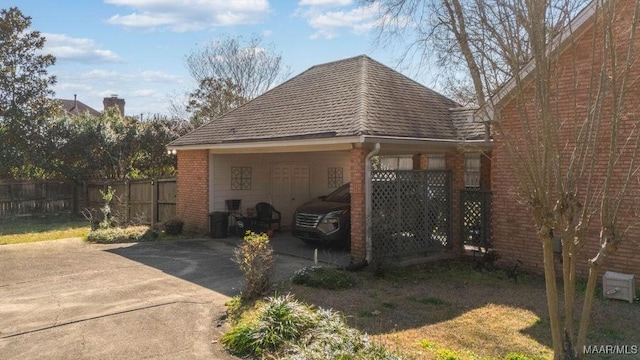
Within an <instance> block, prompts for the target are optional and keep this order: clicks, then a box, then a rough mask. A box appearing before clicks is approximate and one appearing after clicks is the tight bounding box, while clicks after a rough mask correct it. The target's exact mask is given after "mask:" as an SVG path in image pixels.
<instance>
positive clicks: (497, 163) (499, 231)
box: [491, 1, 640, 278]
mask: <svg viewBox="0 0 640 360" xmlns="http://www.w3.org/2000/svg"><path fill="white" fill-rule="evenodd" d="M617 4H618V7H617V8H618V11H619V14H618V16H620V18H619V19H618V20H617V21H616V23H615V29H616V30H615V33H616V34H617V35H618V41H622V39H625V38H626V39H628V36H629V34H628V32H629V28H630V26H629V22H630V21H631V20H630V19H631V16H632V15H633V11H628V10H626V11H625V10H624V9H623V8H624V4H626V5H633V2H631V1H629V2H622V1H620V2H618V3H617ZM594 38H595V39H598V40H597V41H596V44H595V47H596V49H598V48H599V47H600V45H601V44H599V37H598V36H595V37H594V32H593V29H590V30H587V31H586V33H584V34H583V35H582V36H581V37H579V38H578V39H577V41H576V43H575V48H574V49H573V50H572V49H569V50H566V51H565V52H564V53H563V54H562V56H561V57H560V60H559V62H558V64H557V66H556V67H554V71H555V72H554V74H553V75H552V79H553V81H554V85H553V86H552V88H554V89H557V93H556V94H555V97H554V99H553V104H554V105H553V106H554V111H557V114H556V117H557V120H558V121H560V122H562V123H563V124H567V125H566V126H563V130H562V131H563V132H562V134H561V136H563V138H564V139H570V138H571V135H573V134H574V132H575V126H574V125H573V124H575V122H576V121H582V120H583V119H584V118H585V116H586V111H587V108H588V106H587V101H588V91H589V83H590V80H591V69H592V68H594V69H599V68H600V65H599V64H600V62H601V60H599V59H598V57H599V56H600V52H599V51H598V50H596V52H595V55H592V53H591V47H592V44H593V39H594ZM638 42H639V43H637V44H635V47H636V49H639V48H640V41H638ZM575 54H577V55H576V56H574V55H575ZM618 58H619V59H624V58H626V54H625V52H624V51H621V52H620V53H619V57H618ZM574 76H575V77H576V78H575V80H576V81H574ZM638 78H640V63H638V62H635V63H634V65H633V71H632V75H631V77H630V79H631V81H633V82H631V84H632V86H633V88H632V90H631V92H630V93H629V94H628V95H627V109H626V111H627V114H626V117H627V118H628V122H627V123H625V124H624V125H623V126H622V128H621V129H620V131H619V133H620V134H622V137H623V138H622V139H620V141H623V140H624V138H625V137H626V134H628V133H629V132H630V130H631V129H632V127H633V125H634V123H637V122H638V121H640V101H639V100H638V99H640V84H639V83H638V81H637V79H638ZM529 91H530V89H529ZM522 98H529V99H531V98H533V94H531V93H529V94H526V95H525V96H523V97H522ZM610 101H611V99H609V100H607V102H605V108H606V107H607V106H610ZM607 103H608V104H609V105H607ZM519 110H521V109H518V108H517V107H516V101H510V102H509V103H506V104H504V106H503V107H502V108H501V109H500V121H501V122H502V128H503V129H504V130H505V131H510V130H513V131H518V130H519V129H520V126H521V125H520V120H519V119H523V118H524V117H522V116H519V115H521V114H522V113H521V112H519ZM529 111H531V109H529ZM605 114H606V110H605ZM529 118H531V119H532V118H533V117H532V116H530V117H529ZM604 124H605V125H607V124H609V122H608V121H607V119H606V118H605V119H604ZM607 131H608V130H603V135H606V133H607ZM634 134H635V135H634V136H635V137H637V136H638V135H637V133H634ZM634 141H635V140H634ZM495 144H496V146H495V148H494V150H493V156H492V173H491V182H492V191H493V209H492V211H493V224H492V225H493V239H492V241H493V244H494V247H495V249H496V250H497V251H498V252H499V253H500V254H501V255H502V259H503V260H506V261H509V262H515V261H516V260H520V261H522V264H523V266H524V267H525V268H527V269H530V270H534V271H537V272H542V268H543V259H542V245H541V243H540V240H539V239H538V238H537V236H536V230H535V228H534V223H533V219H532V216H531V214H530V213H529V211H528V209H527V208H526V207H525V206H524V205H522V204H521V203H520V202H519V198H518V196H517V195H516V194H517V192H518V183H517V178H516V175H515V173H514V169H513V168H512V166H511V164H510V159H509V156H508V154H507V151H506V149H505V148H504V145H503V144H502V143H501V141H500V137H499V136H496V137H495ZM599 144H600V145H601V148H600V149H599V151H600V156H596V159H597V161H602V160H603V159H604V158H605V157H607V156H608V155H609V149H608V148H607V146H608V142H607V141H606V139H604V140H603V141H601V142H599ZM564 146H565V148H566V149H571V141H570V140H567V142H566V143H565V145H564ZM568 155H570V153H569V151H567V159H568ZM567 161H568V160H567ZM628 164H629V158H628V157H627V158H623V159H621V160H620V165H621V166H620V167H619V168H618V169H616V170H615V176H617V177H618V179H619V178H621V177H622V176H623V173H624V172H625V171H627V166H628ZM590 173H591V174H594V175H595V177H594V180H595V182H594V184H595V185H597V186H601V184H602V181H603V180H604V173H605V166H604V165H602V166H599V167H597V168H596V169H594V170H593V171H590ZM580 185H581V189H584V188H585V187H586V186H585V184H580ZM632 186H633V190H632V191H633V192H632V195H631V196H629V197H628V198H627V199H626V200H627V201H628V203H626V204H624V206H623V210H622V212H621V213H620V215H621V222H622V223H623V224H625V225H623V226H622V228H621V229H619V230H620V231H623V230H624V229H625V228H626V225H627V224H635V225H636V226H635V227H633V228H632V229H631V230H630V231H629V232H628V233H627V234H626V235H625V239H624V241H623V243H622V244H621V245H620V246H619V247H618V250H617V252H616V254H615V255H613V256H612V257H610V258H608V259H607V260H606V262H605V264H604V269H603V270H605V271H606V270H613V271H619V272H624V273H633V274H635V275H636V277H637V278H640V251H638V250H639V247H638V244H639V240H638V239H640V229H639V227H638V226H637V225H638V224H637V223H638V221H637V215H635V214H637V213H638V210H639V209H638V205H637V204H638V203H639V202H640V201H638V200H640V198H639V194H640V185H639V184H638V183H637V182H635V181H634V183H633V184H632ZM634 213H635V214H634ZM599 231H600V221H599V216H598V214H596V215H595V216H594V217H593V220H592V223H591V225H590V231H589V233H588V235H587V236H588V242H587V244H586V245H585V247H584V248H583V249H582V250H581V252H580V255H579V260H578V266H577V272H578V275H579V276H583V277H584V276H586V275H587V274H588V259H589V258H591V257H593V256H595V255H596V253H597V251H598V248H599ZM556 261H557V262H556V265H557V268H559V267H560V266H561V263H560V259H559V258H557V260H556Z"/></svg>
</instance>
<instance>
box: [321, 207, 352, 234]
mask: <svg viewBox="0 0 640 360" xmlns="http://www.w3.org/2000/svg"><path fill="white" fill-rule="evenodd" d="M346 211H347V210H339V211H332V212H330V213H328V214H327V215H325V216H324V217H323V218H322V220H320V223H319V224H318V230H319V231H320V232H322V233H323V234H325V235H326V234H331V233H332V232H334V231H337V230H338V229H340V215H342V214H344V213H345V212H346Z"/></svg>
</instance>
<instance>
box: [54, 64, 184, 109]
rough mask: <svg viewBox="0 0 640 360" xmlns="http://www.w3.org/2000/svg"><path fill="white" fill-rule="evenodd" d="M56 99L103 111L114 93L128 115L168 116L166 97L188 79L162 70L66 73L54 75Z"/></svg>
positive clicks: (101, 70) (100, 70) (182, 85)
mask: <svg viewBox="0 0 640 360" xmlns="http://www.w3.org/2000/svg"><path fill="white" fill-rule="evenodd" d="M55 75H56V76H57V78H58V83H57V84H56V85H55V88H54V90H55V91H56V97H57V98H59V99H73V95H74V94H77V96H78V100H80V101H82V102H83V103H85V104H87V105H89V106H91V107H93V108H94V109H96V110H98V111H102V99H103V98H105V97H109V96H111V95H112V94H117V95H118V97H120V98H123V99H125V102H126V106H125V112H126V114H127V115H139V114H140V113H168V103H167V100H166V98H167V94H168V93H170V92H171V91H175V89H178V88H181V87H184V86H185V84H186V83H187V82H188V81H189V79H185V78H183V77H180V76H177V75H172V74H168V73H165V72H162V71H155V70H144V71H139V72H120V71H113V70H104V69H94V70H90V71H84V72H74V71H65V72H57V73H56V74H55Z"/></svg>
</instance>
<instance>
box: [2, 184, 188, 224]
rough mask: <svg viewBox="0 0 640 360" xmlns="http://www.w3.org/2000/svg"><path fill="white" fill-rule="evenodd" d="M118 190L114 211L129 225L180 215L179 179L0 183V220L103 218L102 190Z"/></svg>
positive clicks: (114, 201)
mask: <svg viewBox="0 0 640 360" xmlns="http://www.w3.org/2000/svg"><path fill="white" fill-rule="evenodd" d="M109 186H111V187H112V188H113V189H114V190H115V195H114V199H113V201H112V203H111V208H112V209H113V211H114V213H116V215H118V216H119V218H120V220H121V221H123V222H126V223H138V224H147V225H153V224H155V223H158V222H164V221H167V220H169V219H171V218H172V217H174V216H175V213H176V179H175V178H168V179H145V180H128V181H102V182H88V183H82V184H74V183H70V182H61V181H59V182H53V181H30V182H14V183H0V218H13V217H23V216H24V217H26V216H47V215H58V214H79V213H80V212H81V211H82V210H83V209H87V208H88V209H93V212H94V213H95V214H96V215H98V216H100V215H101V213H100V210H99V209H100V207H102V206H104V200H103V199H102V194H101V193H100V191H101V190H102V191H103V192H106V191H107V189H108V187H109Z"/></svg>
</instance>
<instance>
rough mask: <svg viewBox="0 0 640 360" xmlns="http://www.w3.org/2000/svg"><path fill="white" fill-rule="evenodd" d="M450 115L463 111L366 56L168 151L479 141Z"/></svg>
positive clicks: (293, 85) (276, 94)
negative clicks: (341, 140) (369, 140)
mask: <svg viewBox="0 0 640 360" xmlns="http://www.w3.org/2000/svg"><path fill="white" fill-rule="evenodd" d="M453 108H460V105H458V104H457V103H455V102H454V101H453V100H450V99H448V98H446V97H445V96H443V95H440V94H438V93H437V92H435V91H433V90H430V89H428V88H426V87H424V86H423V85H421V84H419V83H417V82H415V81H413V80H411V79H409V78H408V77H406V76H404V75H402V74H400V73H399V72H397V71H395V70H393V69H391V68H389V67H387V66H384V65H382V64H381V63H379V62H377V61H375V60H373V59H371V58H369V57H367V56H365V55H361V56H357V57H352V58H348V59H344V60H339V61H335V62H330V63H326V64H321V65H316V66H313V67H311V68H309V69H308V70H306V71H304V72H303V73H301V74H299V75H298V76H296V77H294V78H292V79H290V80H288V81H287V82H285V83H283V84H281V85H279V86H277V87H275V88H273V89H271V90H269V91H268V92H266V93H264V94H263V95H261V96H258V97H257V98H255V99H253V100H251V101H249V102H248V103H246V104H244V105H243V106H241V107H239V108H237V109H234V110H232V111H230V112H228V113H226V114H224V115H222V116H220V117H219V118H217V119H215V120H214V121H212V122H210V123H208V124H206V125H204V126H202V127H200V128H198V129H196V130H194V131H193V132H191V133H189V134H187V135H185V136H182V137H180V138H179V139H177V140H175V141H173V142H172V143H170V144H169V146H171V147H179V146H193V145H206V144H220V143H226V142H248V141H268V140H281V139H305V138H309V139H310V138H329V137H346V136H360V135H371V136H391V137H398V138H429V139H442V140H460V139H461V138H462V136H461V135H463V134H464V135H472V136H474V138H473V139H476V140H477V139H482V137H483V133H482V134H480V135H479V137H478V134H476V132H474V131H468V129H466V130H464V131H459V127H456V124H455V123H454V121H453V116H452V114H453V113H456V111H455V110H452V109H453ZM464 118H465V119H466V118H467V117H466V116H465V117H464ZM458 120H460V117H458ZM458 122H461V121H458ZM462 122H464V121H462ZM462 127H463V128H465V127H469V128H474V127H475V128H478V127H479V128H480V129H483V128H484V126H483V125H482V124H478V123H474V124H466V125H465V126H462ZM467 139H469V138H467Z"/></svg>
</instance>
